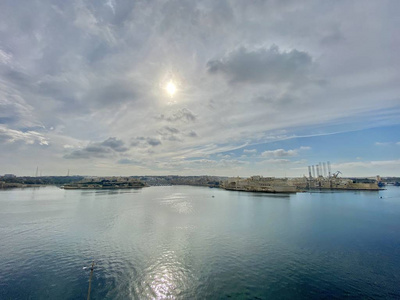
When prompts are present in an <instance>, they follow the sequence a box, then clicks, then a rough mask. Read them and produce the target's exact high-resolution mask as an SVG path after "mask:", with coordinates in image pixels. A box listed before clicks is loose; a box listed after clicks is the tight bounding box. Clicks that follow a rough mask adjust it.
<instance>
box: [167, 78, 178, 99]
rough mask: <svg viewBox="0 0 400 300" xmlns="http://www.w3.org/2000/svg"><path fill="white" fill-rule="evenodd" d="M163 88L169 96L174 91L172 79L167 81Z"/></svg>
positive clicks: (171, 95)
mask: <svg viewBox="0 0 400 300" xmlns="http://www.w3.org/2000/svg"><path fill="white" fill-rule="evenodd" d="M165 89H166V90H167V93H168V94H169V95H170V97H171V98H172V97H173V96H174V94H175V93H176V85H175V84H174V83H173V82H172V81H170V82H168V84H167V86H166V87H165Z"/></svg>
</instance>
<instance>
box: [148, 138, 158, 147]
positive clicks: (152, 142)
mask: <svg viewBox="0 0 400 300" xmlns="http://www.w3.org/2000/svg"><path fill="white" fill-rule="evenodd" d="M146 141H147V143H148V144H149V145H150V146H158V145H161V141H160V140H159V139H156V138H147V139H146Z"/></svg>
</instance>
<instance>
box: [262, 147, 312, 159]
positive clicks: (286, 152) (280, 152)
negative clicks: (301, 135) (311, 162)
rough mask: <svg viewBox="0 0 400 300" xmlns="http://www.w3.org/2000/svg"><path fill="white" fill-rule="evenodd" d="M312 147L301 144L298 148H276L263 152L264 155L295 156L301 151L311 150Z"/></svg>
mask: <svg viewBox="0 0 400 300" xmlns="http://www.w3.org/2000/svg"><path fill="white" fill-rule="evenodd" d="M310 149H311V147H308V146H301V147H300V148H298V149H291V150H284V149H276V150H267V151H264V152H262V153H261V156H262V157H293V156H297V155H299V152H300V151H304V150H310Z"/></svg>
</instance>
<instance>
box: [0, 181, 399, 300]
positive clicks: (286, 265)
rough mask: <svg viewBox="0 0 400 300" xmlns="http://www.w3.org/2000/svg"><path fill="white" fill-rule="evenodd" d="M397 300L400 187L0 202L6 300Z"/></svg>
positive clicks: (107, 194)
mask: <svg viewBox="0 0 400 300" xmlns="http://www.w3.org/2000/svg"><path fill="white" fill-rule="evenodd" d="M92 260H94V261H95V263H96V266H95V270H94V273H93V279H92V291H91V299H154V298H155V299H163V298H170V299H171V298H178V299H226V298H234V299H235V298H236V299H238V298H239V299H335V298H336V299H342V298H361V299H379V298H385V299H390V298H392V299H400V188H396V187H389V188H388V189H387V190H384V191H380V192H354V191H348V192H325V193H313V194H310V193H299V194H296V195H269V194H259V193H244V192H235V191H225V190H219V189H210V188H203V187H190V186H170V187H149V188H144V189H142V190H120V191H116V190H109V191H96V190H94V191H83V190H62V189H59V188H57V187H45V188H38V189H14V190H5V191H4V190H3V191H0V299H86V297H87V291H88V282H89V275H90V270H89V269H88V268H85V267H88V266H89V265H90V264H91V261H92Z"/></svg>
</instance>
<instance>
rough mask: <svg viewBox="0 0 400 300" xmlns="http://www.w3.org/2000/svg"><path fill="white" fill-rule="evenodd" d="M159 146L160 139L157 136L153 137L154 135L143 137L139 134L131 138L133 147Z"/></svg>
mask: <svg viewBox="0 0 400 300" xmlns="http://www.w3.org/2000/svg"><path fill="white" fill-rule="evenodd" d="M149 145H150V146H152V147H155V146H159V145H161V141H160V140H159V139H158V138H154V137H143V136H139V137H135V138H132V139H131V146H134V147H146V146H149Z"/></svg>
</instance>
